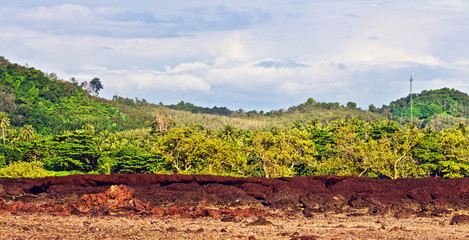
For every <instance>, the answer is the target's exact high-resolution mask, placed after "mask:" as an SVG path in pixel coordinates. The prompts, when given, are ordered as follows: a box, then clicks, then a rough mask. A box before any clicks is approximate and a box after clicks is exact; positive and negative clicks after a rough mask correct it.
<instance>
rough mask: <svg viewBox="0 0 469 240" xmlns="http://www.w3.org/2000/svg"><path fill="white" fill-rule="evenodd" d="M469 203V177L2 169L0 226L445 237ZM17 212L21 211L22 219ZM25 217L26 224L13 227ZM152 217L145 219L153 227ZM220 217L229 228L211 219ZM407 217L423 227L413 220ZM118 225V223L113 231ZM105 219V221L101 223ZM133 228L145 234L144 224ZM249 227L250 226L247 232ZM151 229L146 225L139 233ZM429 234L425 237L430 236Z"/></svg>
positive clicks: (176, 234)
mask: <svg viewBox="0 0 469 240" xmlns="http://www.w3.org/2000/svg"><path fill="white" fill-rule="evenodd" d="M467 212H469V179H442V178H421V179H398V180H383V179H372V178H358V177H337V176H309V177H294V178H277V179H266V178H255V177H251V178H236V177H221V176H207V175H154V174H128V175H127V174H113V175H72V176H65V177H48V178H38V179H27V178H23V179H11V178H0V236H1V234H2V233H8V234H13V235H8V236H10V237H19V238H27V236H26V235H21V233H23V234H27V233H30V234H31V236H33V238H34V236H35V237H37V238H38V239H43V238H47V237H46V236H48V235H47V234H54V233H55V234H58V233H59V232H60V230H57V229H55V230H50V231H51V232H48V231H47V229H54V228H53V227H52V226H53V224H51V225H50V227H48V228H44V227H43V228H44V229H45V230H43V231H42V233H44V236H43V235H40V234H39V233H40V232H41V231H39V230H37V229H39V227H38V226H36V227H35V225H34V224H33V223H34V222H37V221H39V222H41V221H47V220H46V219H44V218H49V219H50V218H52V217H53V218H55V219H56V220H54V221H52V222H55V223H57V222H61V221H63V219H68V220H66V222H70V223H71V222H73V221H81V222H83V224H81V222H80V224H78V225H79V226H80V227H79V228H78V229H80V228H83V227H85V230H84V232H85V233H86V234H97V232H96V231H91V232H90V231H88V230H89V229H87V227H88V226H87V225H93V224H91V223H90V224H86V223H84V221H91V222H93V221H94V222H93V223H94V224H96V225H99V224H98V223H102V222H100V221H99V219H101V220H102V221H105V222H106V221H107V222H109V223H110V224H111V225H110V226H108V227H109V228H108V229H109V232H108V234H107V235H106V234H104V235H102V237H103V238H127V237H125V236H124V235H122V236H121V235H112V234H111V233H115V232H116V231H117V232H119V231H124V229H125V227H124V226H121V225H119V223H114V222H113V221H117V222H120V221H119V220H116V219H121V220H122V219H133V220H132V221H133V222H134V223H137V224H140V225H142V226H146V225H145V224H148V221H153V222H158V221H163V222H161V223H159V226H160V225H161V224H163V223H165V224H166V220H168V221H170V222H171V223H172V225H171V224H170V225H168V224H166V225H165V226H166V227H164V228H161V227H160V228H157V229H158V231H159V232H158V233H156V232H152V234H156V235H150V236H153V237H149V238H150V239H158V238H161V239H164V238H165V236H169V235H171V236H172V238H176V239H178V238H179V239H190V238H192V237H193V238H194V239H200V238H215V239H216V238H223V239H227V236H225V235H227V234H229V232H228V230H227V229H229V228H230V227H235V226H238V225H239V226H238V227H240V229H238V230H236V232H239V233H240V234H239V235H236V233H235V232H233V234H232V235H229V237H230V238H233V239H237V237H239V238H240V239H243V238H244V239H249V238H250V239H269V238H270V239H272V237H273V236H275V237H274V239H322V238H325V239H333V238H337V239H347V238H348V233H353V232H355V233H356V232H360V231H361V230H363V231H362V232H363V233H364V234H363V235H360V236H357V235H351V236H354V237H350V239H356V238H365V239H368V238H374V237H373V236H378V237H376V238H386V237H385V236H404V237H408V238H409V239H415V238H416V237H417V236H426V235H421V234H424V233H423V232H422V231H425V233H427V234H430V235H429V236H432V237H435V238H436V237H437V236H439V235H440V234H443V235H444V234H446V235H444V236H446V237H443V238H442V239H447V237H450V238H453V239H464V238H466V237H469V233H467V232H465V230H461V229H466V224H468V223H469V216H467V215H465V213H467ZM17 216H23V217H24V219H23V220H21V218H18V217H17ZM34 219H37V220H34ZM83 219H85V220H83ZM89 219H94V220H89ZM103 219H104V220H103ZM106 219H107V220H106ZM389 219H393V221H392V223H391V222H388V221H389ZM418 219H420V220H418ZM15 221H18V223H15ZM28 221H33V223H31V222H29V223H30V225H28ZM139 221H143V222H139ZM145 221H146V222H145ZM181 221H182V222H181ZM213 221H215V222H216V223H214V222H213ZM405 221H411V222H409V223H405ZM415 221H420V223H421V224H423V225H421V226H420V225H418V223H417V222H415ZM434 221H437V222H436V223H435V222H434ZM111 222H112V223H111ZM184 222H185V223H186V225H187V224H189V225H190V224H192V223H197V224H199V225H197V226H199V228H196V227H194V226H195V225H194V226H193V228H194V229H189V228H187V229H184V230H181V228H184V226H186V225H184ZM360 222H362V225H359V226H361V227H362V228H364V229H360V228H358V229H357V226H355V225H354V226H352V225H353V224H354V223H360ZM424 223H425V224H427V225H425V224H424ZM178 224H179V225H178ZM180 224H182V225H183V226H182V227H181V225H180ZM200 224H201V225H200ZM292 224H293V225H292ZM315 224H316V225H317V226H316V225H315ZM328 224H329V225H330V226H329V225H328ZM334 224H337V225H334ZM350 224H352V225H350ZM399 224H400V225H399ZM22 225H25V226H26V225H27V227H26V228H24V229H23V228H21V227H20V228H18V227H17V226H22ZM62 225H63V226H65V225H66V224H65V225H64V224H62ZM163 225H164V224H163ZM300 225H301V226H303V228H304V226H309V227H308V229H309V232H308V231H306V232H308V234H306V232H304V231H303V230H304V229H303V228H301V227H299V226H300ZM385 225H386V226H385ZM434 225H435V226H434ZM151 226H153V225H151ZM151 226H150V227H148V226H147V228H146V229H147V230H148V229H151ZM176 226H177V227H176ZM190 226H192V225H190ZM216 226H224V228H223V227H221V228H220V229H212V228H214V227H216ZM258 226H260V227H258ZM280 226H282V227H280ZM292 226H293V228H292ZM327 226H329V227H327ZM334 226H336V227H334ZM337 226H338V227H337ZM389 226H394V227H392V228H391V227H389ZM409 226H419V227H418V228H415V229H411V228H409ZM436 226H438V227H439V228H444V226H446V230H448V229H452V230H451V231H450V232H445V229H439V230H438V234H436V235H435V233H434V232H432V231H433V230H435V229H436V228H435V227H436ZM449 226H451V227H449ZM113 227H115V228H116V229H114V230H113V231H111V229H112V228H113ZM153 227H154V226H153ZM321 227H322V228H321ZM74 228H77V226H75V227H74ZM103 228H106V227H105V226H104V225H103V226H101V229H103ZM173 228H174V229H173ZM249 228H255V229H257V230H259V229H265V232H263V231H260V232H259V231H258V232H255V231H247V233H243V230H246V229H249ZM15 229H16V230H18V229H19V230H20V231H19V232H18V231H15ZM97 229H99V228H97ZM406 229H407V230H406ZM432 229H433V230H432ZM33 230H34V231H33ZM63 230H64V229H63ZM65 230H66V229H65ZM65 230H64V231H65ZM69 230H70V229H69ZM186 230H187V231H186ZM222 230H225V231H222ZM323 230H324V232H322V231H323ZM32 231H33V233H32ZM36 231H38V232H36ZM70 231H71V230H70ZM148 231H149V230H148ZM155 231H157V230H155ZM282 231H283V232H282ZM435 231H436V230H435ZM448 231H449V230H448ZM136 232H138V233H139V234H143V233H145V230H142V229H140V231H136ZM251 232H253V233H254V234H253V235H250V233H251ZM341 232H342V233H341ZM344 232H345V233H344ZM241 233H242V234H241ZM401 233H402V234H401ZM38 234H39V235H38ZM80 234H82V235H76V234H75V235H74V234H72V232H70V234H69V235H67V234H65V235H64V236H62V237H60V236H59V238H67V236H68V237H70V238H72V236H73V238H77V237H78V238H80V237H79V236H83V238H89V237H92V238H96V237H97V235H86V234H85V235H83V234H84V233H83V232H80ZM110 234H111V235H110ZM135 234H137V233H135ZM158 234H159V235H158ZM165 234H166V235H165ZM168 234H169V235H168ZM184 234H185V235H184ZM204 234H205V235H204ZM269 234H271V235H269ZM272 234H274V235H272ZM275 234H276V235H275ZM282 234H283V235H282ZM305 234H306V235H305ZM341 234H342V235H341ZM367 234H368V235H367ZM380 234H381V235H380ZM443 235H442V236H443ZM100 236H101V235H100ZM135 236H137V235H135ZM145 236H148V235H143V236H139V237H138V238H139V239H140V238H145ZM379 236H382V237H379ZM432 237H430V239H432ZM239 238H238V239H239ZM392 238H394V237H392ZM423 239H428V236H427V237H424V238H423Z"/></svg>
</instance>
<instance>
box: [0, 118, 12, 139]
mask: <svg viewBox="0 0 469 240" xmlns="http://www.w3.org/2000/svg"><path fill="white" fill-rule="evenodd" d="M9 126H10V119H9V118H8V116H7V114H6V113H5V112H0V128H1V129H2V137H3V145H5V129H7V128H8V127H9Z"/></svg>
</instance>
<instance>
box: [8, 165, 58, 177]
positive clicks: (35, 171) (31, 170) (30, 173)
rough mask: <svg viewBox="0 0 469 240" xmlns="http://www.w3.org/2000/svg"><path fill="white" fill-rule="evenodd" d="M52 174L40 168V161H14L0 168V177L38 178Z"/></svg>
mask: <svg viewBox="0 0 469 240" xmlns="http://www.w3.org/2000/svg"><path fill="white" fill-rule="evenodd" d="M47 176H54V173H52V172H49V171H46V170H44V169H43V168H42V162H14V163H11V164H9V165H8V166H6V167H4V168H0V177H11V178H22V177H26V178H40V177H47Z"/></svg>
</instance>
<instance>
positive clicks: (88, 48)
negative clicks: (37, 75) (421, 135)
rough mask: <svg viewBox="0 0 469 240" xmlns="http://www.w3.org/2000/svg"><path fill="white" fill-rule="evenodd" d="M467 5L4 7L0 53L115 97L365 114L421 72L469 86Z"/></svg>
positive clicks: (336, 2)
mask: <svg viewBox="0 0 469 240" xmlns="http://www.w3.org/2000/svg"><path fill="white" fill-rule="evenodd" d="M461 9H463V10H461ZM464 9H466V10H467V9H469V5H468V2H467V1H461V0H452V1H444V2H442V1H427V0H419V1H415V2H408V1H403V0H398V1H371V2H370V1H345V0H333V1H326V0H320V1H312V2H311V1H310V2H308V1H306V2H305V1H299V2H298V1H290V2H277V1H267V0H261V1H255V2H252V1H247V0H241V1H236V2H223V3H222V2H219V1H215V2H213V1H197V2H193V1H182V2H177V3H176V2H174V3H173V2H171V3H169V2H168V3H166V4H164V5H163V4H160V3H158V2H148V1H145V2H143V1H142V2H140V3H139V4H135V3H132V4H131V3H129V2H127V1H118V0H116V1H112V3H111V2H108V1H90V0H88V1H68V3H66V4H63V2H62V1H55V0H53V1H47V4H45V3H41V2H38V1H32V0H27V1H21V2H19V1H12V0H6V4H4V5H2V6H0V24H1V25H2V28H1V29H0V52H1V55H4V56H5V57H6V58H7V59H10V60H12V61H16V62H18V63H20V64H24V63H25V62H28V64H29V65H30V66H34V67H36V68H40V69H42V70H44V71H46V72H56V73H58V74H59V76H61V77H63V78H65V79H67V78H68V77H71V76H75V77H77V79H79V80H82V81H83V80H90V79H92V78H93V77H99V78H101V80H102V81H103V83H104V89H103V91H102V95H103V96H105V97H110V96H112V95H113V94H114V93H116V92H117V93H119V94H125V95H126V96H127V97H140V96H146V98H147V99H148V100H149V101H153V102H159V101H163V102H168V101H180V100H184V101H197V102H201V103H206V104H212V105H217V106H229V107H231V108H233V109H238V108H246V109H257V110H261V109H264V110H265V109H275V108H281V107H288V106H291V105H295V104H298V103H300V102H301V101H305V100H306V99H307V98H309V97H313V98H314V99H316V100H318V101H333V102H335V101H339V102H341V103H343V104H344V103H346V102H347V101H355V102H357V103H359V105H361V106H362V107H364V108H366V107H367V106H368V105H369V104H375V105H376V106H379V105H381V104H387V103H389V102H390V101H392V100H395V98H397V97H402V96H405V95H406V94H407V92H408V90H407V88H408V75H409V74H410V72H411V71H413V72H415V74H416V76H418V78H416V81H415V83H416V88H417V89H422V90H423V89H426V88H435V87H438V86H441V87H444V86H448V87H455V88H458V89H459V90H462V91H469V86H468V85H467V84H466V83H465V82H466V76H467V74H468V70H466V69H467V66H468V65H469V60H467V55H468V54H469V49H468V48H466V47H465V45H466V43H467V41H469V34H468V32H469V31H467V24H465V23H466V22H468V21H469V14H467V12H469V11H465V10H464ZM197 102H196V103H197Z"/></svg>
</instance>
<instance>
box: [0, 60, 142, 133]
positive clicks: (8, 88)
mask: <svg viewBox="0 0 469 240" xmlns="http://www.w3.org/2000/svg"><path fill="white" fill-rule="evenodd" d="M0 112H5V113H7V116H8V117H9V118H10V121H11V125H12V126H16V127H20V126H24V125H32V126H33V127H34V128H35V129H36V130H37V132H39V133H41V134H57V133H61V132H64V131H69V130H76V129H81V128H84V127H85V126H86V125H92V126H93V127H94V128H95V130H97V131H101V130H109V131H120V130H125V129H130V128H135V127H142V126H143V123H144V120H150V119H151V117H149V116H141V115H136V116H138V117H135V116H133V117H129V113H127V112H125V111H123V109H122V108H119V106H116V105H115V104H112V103H111V102H110V101H106V100H104V99H101V98H99V97H97V96H95V95H93V94H92V93H91V92H90V90H89V89H84V88H83V87H82V86H80V85H79V84H78V83H77V82H76V81H63V80H59V79H58V78H57V77H56V76H55V75H54V74H51V75H47V74H44V73H43V72H41V71H40V70H36V69H34V68H28V67H23V66H20V65H18V64H12V63H10V62H8V61H7V60H5V59H4V58H0Z"/></svg>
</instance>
